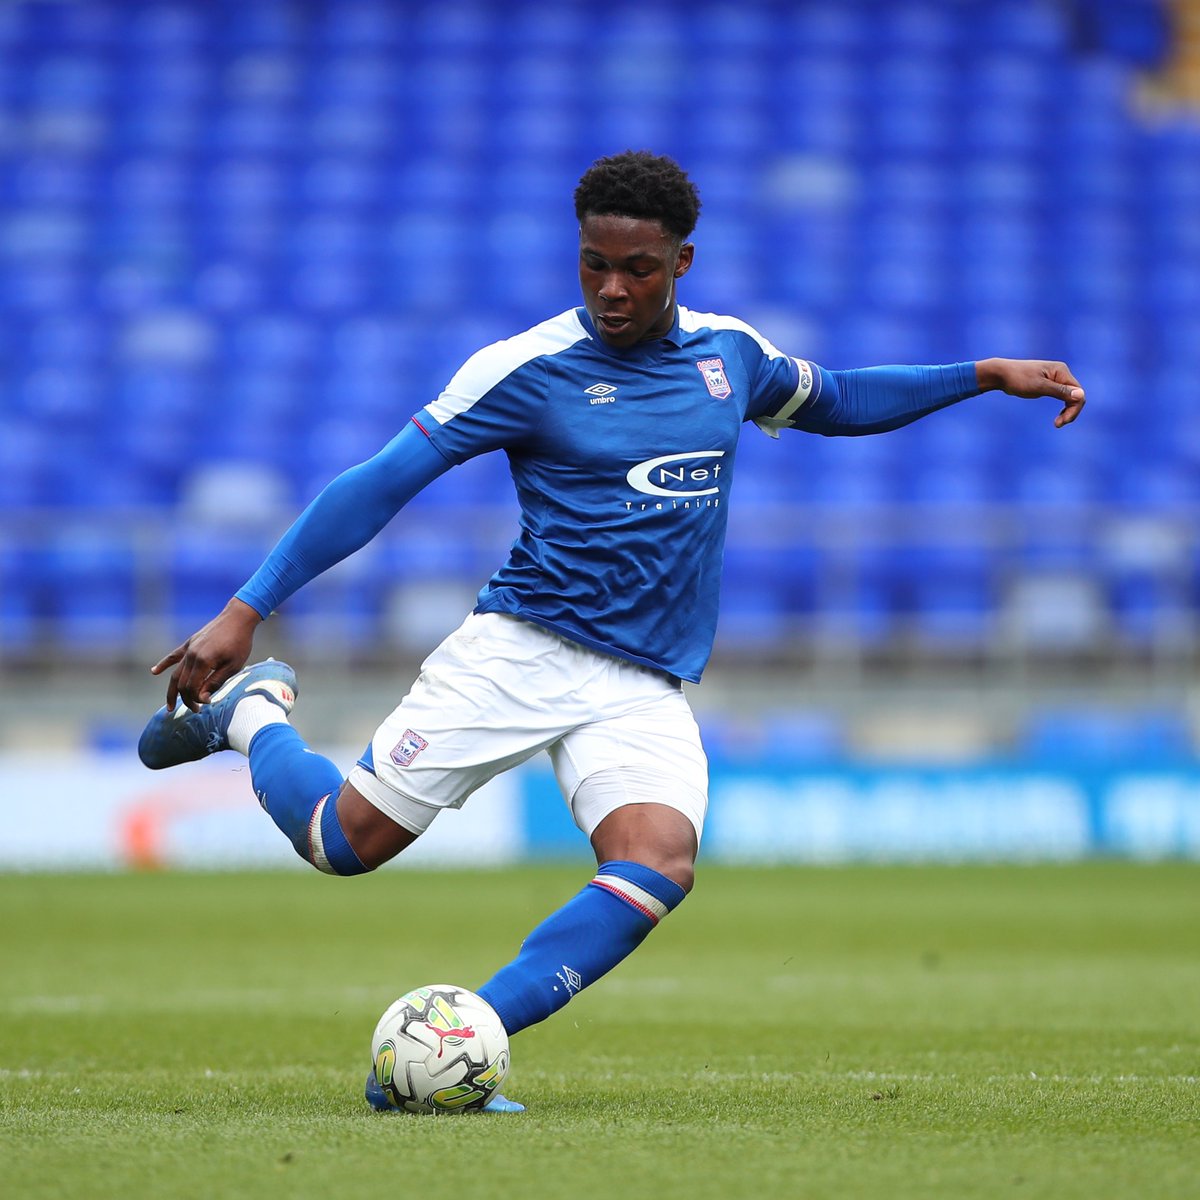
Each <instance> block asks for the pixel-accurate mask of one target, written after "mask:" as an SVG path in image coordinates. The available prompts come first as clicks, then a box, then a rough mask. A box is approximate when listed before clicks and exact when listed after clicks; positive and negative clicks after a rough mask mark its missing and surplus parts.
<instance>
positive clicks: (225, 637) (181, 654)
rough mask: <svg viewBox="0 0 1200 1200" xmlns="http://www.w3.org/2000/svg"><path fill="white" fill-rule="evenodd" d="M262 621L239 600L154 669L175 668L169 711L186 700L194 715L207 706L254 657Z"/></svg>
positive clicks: (153, 671) (169, 690) (170, 683)
mask: <svg viewBox="0 0 1200 1200" xmlns="http://www.w3.org/2000/svg"><path fill="white" fill-rule="evenodd" d="M261 621H262V617H261V616H260V615H259V613H258V612H256V611H255V610H254V609H253V608H251V607H250V605H248V604H245V603H243V602H242V601H241V600H238V599H237V598H236V597H235V598H234V599H232V600H230V601H229V603H228V604H226V605H225V607H224V608H223V609H222V610H221V611H220V612H219V613H218V614H217V615H216V616H215V617H214V618H213V619H212V620H211V621H209V623H208V624H207V625H205V626H204V627H203V628H202V629H199V630H197V631H196V632H195V633H193V634H192V636H191V637H190V638H188V639H187V641H185V642H183V643H182V644H180V645H179V646H176V647H175V649H174V650H172V651H171V653H170V654H168V655H166V656H165V657H164V658H161V659H159V661H158V662H156V663H155V664H154V666H152V667H151V668H150V673H151V674H152V675H160V674H162V672H163V671H165V670H166V669H167V668H168V667H174V668H175V669H174V670H173V671H172V672H171V677H170V679H169V680H168V682H167V707H168V708H170V709H174V707H175V702H176V700H179V699H182V700H183V702H184V704H186V705H187V706H188V708H190V709H191V710H192V711H193V712H196V711H197V710H198V709H199V708H200V705H202V704H207V703H208V702H209V700H210V699H211V698H212V694H213V692H214V691H216V689H217V688H219V687H220V686H221V684H223V683H224V682H225V680H227V679H228V678H229V677H230V676H231V675H233V674H234V672H236V671H239V670H240V669H241V668H242V667H243V666H245V664H246V660H247V659H248V658H249V657H250V651H251V649H252V648H253V646H254V631H255V629H257V628H258V625H259V622H261Z"/></svg>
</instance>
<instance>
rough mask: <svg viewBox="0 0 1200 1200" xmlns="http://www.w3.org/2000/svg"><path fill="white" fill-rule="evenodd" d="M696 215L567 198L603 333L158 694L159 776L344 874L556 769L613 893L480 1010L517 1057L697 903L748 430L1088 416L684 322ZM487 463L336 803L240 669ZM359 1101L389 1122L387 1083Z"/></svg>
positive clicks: (1050, 369)
mask: <svg viewBox="0 0 1200 1200" xmlns="http://www.w3.org/2000/svg"><path fill="white" fill-rule="evenodd" d="M699 210H700V200H699V197H698V195H697V192H696V189H695V187H694V186H693V185H692V183H691V182H690V180H689V179H688V177H687V175H686V174H685V173H684V172H683V170H681V169H680V167H679V166H678V165H677V164H676V163H675V162H674V161H672V160H671V159H669V158H663V157H658V156H655V155H652V154H648V153H644V152H642V153H634V152H626V153H624V154H618V155H615V156H613V157H610V158H603V159H600V160H599V161H597V162H596V163H595V164H594V165H593V166H592V167H591V168H590V169H589V170H588V171H587V172H586V173H585V174H584V175H583V177H582V179H581V180H580V181H579V185H578V187H577V189H576V191H575V214H576V216H577V218H578V220H579V281H580V284H581V287H582V290H583V306H582V307H580V308H575V309H570V310H569V311H567V312H564V313H560V314H559V315H558V316H554V317H551V318H550V319H549V320H547V321H544V322H543V323H542V324H540V325H536V326H534V327H533V328H532V329H529V330H527V331H525V332H524V333H519V334H517V335H516V336H515V337H513V338H510V339H508V340H507V341H502V342H497V343H496V344H494V345H491V346H487V347H485V348H484V349H482V350H480V351H479V352H478V353H476V354H474V355H473V356H472V357H471V358H469V359H468V360H467V362H466V364H465V365H464V366H463V367H462V368H461V369H460V370H459V371H458V373H457V374H456V375H455V376H454V377H453V379H451V380H450V383H449V384H448V385H447V387H446V389H445V391H443V392H442V394H441V395H440V396H438V397H437V399H435V400H433V401H432V402H431V403H429V404H427V405H426V406H425V407H424V408H422V409H421V410H420V411H418V412H417V413H416V415H415V416H414V417H413V418H412V420H411V421H410V422H409V423H408V424H407V425H406V426H405V427H404V429H402V430H401V432H400V433H399V434H398V435H397V436H396V437H395V438H394V439H393V440H392V441H391V442H390V443H388V445H387V446H385V447H384V448H383V449H382V450H381V451H380V452H379V453H378V454H377V455H376V456H375V457H374V458H371V459H369V460H368V461H367V462H364V463H361V464H360V465H358V466H356V467H353V468H351V469H350V470H348V471H346V472H345V473H344V474H342V475H340V476H338V477H337V478H336V479H334V480H333V481H332V482H331V483H330V484H329V485H328V486H327V487H326V488H325V489H324V491H322V492H321V494H320V495H319V496H318V497H317V498H316V499H315V500H314V501H313V502H312V504H310V505H309V507H308V508H307V509H306V510H305V511H304V513H303V514H302V515H301V516H300V517H299V518H298V520H297V521H296V522H295V524H294V525H293V526H292V527H291V529H289V530H288V532H287V533H285V534H284V536H283V538H282V539H281V540H280V542H279V544H278V545H277V546H276V547H275V548H274V549H273V550H272V551H271V553H270V554H269V555H268V557H267V559H266V561H265V562H264V563H263V564H262V566H261V567H260V568H259V569H258V571H256V572H255V574H254V575H253V576H252V577H251V579H250V580H249V581H248V582H247V583H246V584H245V586H244V587H242V588H241V589H240V590H239V591H238V592H237V593H236V595H235V596H234V597H233V598H232V599H231V600H230V601H229V603H228V604H227V605H226V607H225V608H224V609H223V610H222V612H221V613H219V614H218V615H217V616H216V617H215V618H214V619H213V620H212V621H210V622H209V623H208V624H207V625H205V626H204V627H203V628H202V629H200V630H199V631H198V632H197V633H195V634H193V635H192V636H191V637H189V638H188V639H187V641H185V642H184V643H183V644H182V645H181V646H178V647H177V648H176V649H174V650H172V651H171V653H170V654H168V655H166V657H165V658H163V659H162V660H161V661H160V662H158V663H156V664H155V666H154V667H152V668H151V670H152V671H153V672H154V673H155V674H159V673H160V672H163V671H167V670H168V669H170V671H171V673H170V677H169V682H168V685H167V703H166V706H165V707H164V708H162V709H160V710H159V711H158V712H157V713H156V714H155V716H154V717H153V718H152V719H151V720H150V722H149V724H148V725H147V726H146V729H145V731H144V733H143V734H142V738H141V741H140V743H139V754H140V755H141V758H142V761H143V762H144V763H145V764H146V765H147V766H148V767H152V768H161V767H169V766H174V765H176V764H178V763H182V762H187V761H191V760H194V759H198V758H202V757H204V756H205V755H207V754H212V753H214V752H216V751H218V750H224V749H233V750H237V751H239V752H240V753H242V754H245V755H246V756H247V757H248V758H249V760H250V774H251V780H252V782H253V785H254V791H255V794H256V795H257V797H258V799H259V802H260V803H261V804H262V806H263V808H265V809H266V810H267V812H268V813H269V814H270V816H271V817H272V819H273V820H274V821H275V823H276V824H277V825H278V826H279V828H280V829H281V830H282V831H283V832H284V833H285V834H286V835H287V836H288V838H290V839H291V842H292V844H293V846H294V847H295V848H296V851H297V853H299V854H300V856H301V857H302V858H304V859H306V860H307V861H308V862H310V863H312V865H313V866H315V867H317V868H318V869H319V870H321V871H324V872H327V873H329V874H334V875H356V874H359V873H360V872H363V871H370V870H373V869H374V868H376V867H378V866H379V865H380V864H381V863H385V862H387V861H388V860H389V859H391V858H393V857H395V856H396V855H397V854H400V853H401V852H402V851H403V850H404V849H405V848H406V847H408V846H410V845H411V844H412V843H413V842H414V841H416V839H417V838H418V837H420V835H421V834H422V832H424V830H425V829H427V828H428V827H429V824H430V822H432V821H433V819H434V818H435V817H436V816H437V814H438V813H439V812H440V811H441V810H442V809H444V808H457V807H458V806H460V805H461V804H462V803H463V802H464V801H465V800H466V799H467V798H468V797H469V796H470V795H471V793H472V792H474V791H475V790H476V789H477V788H479V787H480V786H481V785H482V784H484V783H486V782H487V781H488V780H489V779H491V778H492V777H493V776H495V775H496V774H497V773H499V772H501V771H506V770H508V769H509V768H510V767H514V766H516V765H517V764H518V763H521V762H524V761H525V760H526V759H528V758H530V757H531V756H533V755H535V754H537V753H538V752H539V751H542V750H545V751H547V752H548V753H549V755H550V759H551V762H552V763H553V766H554V770H555V773H556V775H557V778H558V782H559V785H560V786H561V788H562V792H563V795H564V797H565V799H566V802H567V804H568V805H569V807H570V809H571V813H572V815H573V816H574V819H575V821H576V823H577V824H578V826H579V827H580V829H581V830H582V831H583V832H584V833H585V834H586V835H587V836H588V838H589V839H590V840H591V844H592V848H593V849H594V851H595V854H596V861H597V864H598V867H597V872H596V874H595V876H594V878H593V879H592V880H591V881H590V882H589V883H587V885H586V886H585V887H584V888H583V889H582V891H580V892H579V893H578V894H577V895H576V896H575V897H574V898H573V899H571V900H570V901H569V902H568V903H567V904H566V905H564V906H563V907H562V908H561V909H559V910H558V911H557V912H555V913H552V914H551V915H550V916H549V917H547V918H546V920H545V921H543V922H542V923H541V924H540V925H539V926H537V928H535V929H534V930H533V931H532V932H531V933H530V934H529V935H528V936H527V937H526V938H525V941H524V942H523V943H522V945H521V948H520V952H519V953H518V954H517V957H516V958H515V959H514V960H513V961H512V962H510V963H508V964H507V965H506V966H503V967H501V968H500V970H499V971H497V972H496V974H495V975H493V976H492V977H491V979H489V980H488V981H487V982H486V983H484V984H483V985H482V986H481V987H480V988H478V991H479V994H480V995H481V996H483V997H484V999H486V1000H487V1001H488V1002H489V1003H490V1004H491V1005H492V1007H493V1008H494V1009H495V1010H496V1012H497V1013H498V1014H499V1016H500V1019H501V1020H502V1022H503V1023H504V1026H505V1028H506V1029H507V1030H508V1032H509V1034H510V1035H511V1034H515V1033H517V1032H519V1031H520V1030H522V1029H524V1028H526V1027H527V1026H529V1025H532V1024H534V1023H535V1022H537V1021H541V1020H544V1019H545V1018H546V1017H548V1016H549V1015H550V1014H551V1013H553V1012H555V1011H556V1010H557V1009H559V1008H561V1007H562V1006H563V1005H564V1004H566V1003H567V1002H568V1001H569V1000H570V998H571V997H572V996H573V995H574V994H575V993H576V992H578V991H579V990H581V989H582V988H585V987H587V986H588V985H589V984H592V983H594V982H595V981H596V980H597V979H599V978H600V977H601V976H602V975H604V974H605V973H606V972H608V971H610V970H611V969H612V968H613V967H615V966H616V965H617V963H619V962H620V961H621V960H622V959H623V958H625V957H626V955H628V954H629V953H630V952H631V951H632V950H634V949H635V948H636V947H637V946H638V945H639V944H640V943H641V941H642V940H643V939H644V938H645V937H646V935H647V934H648V933H649V932H650V930H651V929H652V928H653V927H654V926H655V925H656V924H658V922H659V921H661V920H662V919H663V918H664V917H665V916H666V915H667V914H668V913H669V912H671V910H672V909H674V908H675V907H676V906H677V905H678V904H680V903H681V902H682V900H683V899H684V897H685V896H686V895H687V894H688V892H689V891H690V890H691V887H692V882H693V864H694V862H695V858H696V852H697V848H698V846H699V843H700V836H701V830H702V828H703V824H704V815H705V808H706V804H707V782H708V780H707V764H706V760H705V756H704V751H703V750H702V749H701V745H700V736H699V732H698V730H697V727H696V722H695V720H694V719H693V717H692V714H691V712H690V710H689V707H688V704H687V702H686V700H685V698H684V695H683V692H682V689H681V681H682V680H690V681H692V682H696V681H698V680H699V678H700V674H701V671H702V670H703V668H704V665H705V662H706V661H707V659H708V656H709V652H710V649H711V645H712V640H713V634H714V629H715V626H716V620H717V592H718V584H719V577H720V573H721V554H722V545H723V542H724V537H725V528H726V518H727V513H728V504H729V500H730V496H731V493H732V491H733V482H734V478H735V476H736V462H737V447H738V439H739V437H740V435H741V431H742V429H743V427H744V426H745V424H746V423H747V422H752V423H754V424H756V425H757V426H758V427H759V428H760V429H762V430H763V431H765V432H766V433H767V434H769V435H770V436H772V437H776V438H777V437H778V436H779V433H780V432H781V431H783V430H793V429H795V430H801V431H805V432H808V433H820V434H867V433H882V432H884V431H886V430H891V429H896V428H898V427H899V426H902V425H906V424H908V423H909V422H910V421H913V420H916V419H917V418H918V417H922V416H925V415H926V414H928V413H932V412H934V411H935V410H937V409H940V408H944V407H946V406H947V405H950V404H954V403H955V402H957V401H961V400H965V399H967V398H968V397H971V396H975V395H977V394H978V393H980V392H982V391H987V390H989V389H999V390H1002V391H1004V392H1007V393H1009V394H1010V395H1014V396H1024V397H1039V396H1047V397H1050V398H1052V399H1054V400H1056V401H1058V402H1059V403H1060V404H1061V406H1062V407H1061V410H1060V411H1059V413H1058V415H1057V416H1056V418H1055V424H1056V425H1057V426H1059V427H1062V426H1065V425H1067V424H1069V423H1070V422H1072V421H1074V420H1075V418H1076V417H1077V416H1078V415H1079V413H1080V411H1081V409H1082V408H1083V405H1084V392H1083V389H1082V388H1081V387H1080V386H1079V383H1078V381H1077V380H1076V379H1075V377H1074V376H1073V375H1072V374H1071V372H1070V370H1068V368H1067V367H1066V365H1065V364H1063V363H1061V362H1040V361H1017V360H1009V359H995V358H993V359H987V360H984V361H982V362H974V363H965V362H964V363H956V364H953V365H950V366H927V367H914V366H891V367H874V368H869V369H865V370H848V371H829V370H826V369H825V368H823V367H820V366H818V365H816V364H815V363H812V362H808V361H806V360H804V359H800V358H793V357H791V356H789V355H787V354H785V353H783V352H781V351H780V350H777V349H776V348H775V347H774V346H773V345H772V344H771V343H770V342H769V341H768V340H767V339H766V338H765V337H763V336H762V335H761V334H760V333H758V332H757V331H756V330H754V329H752V328H751V327H750V326H748V325H746V324H744V323H743V322H742V321H739V320H736V319H735V318H733V317H727V316H715V315H713V314H710V313H701V312H693V311H691V310H690V309H687V308H684V307H683V306H682V305H680V304H679V303H677V301H676V286H677V284H678V281H679V280H680V279H682V278H683V276H684V275H686V274H687V272H688V269H689V268H690V267H691V265H692V257H693V254H694V252H695V248H694V246H693V244H692V243H691V242H690V241H689V240H688V238H689V237H690V235H691V233H692V230H693V229H694V228H695V225H696V219H697V217H698V215H699ZM492 450H503V451H504V452H505V453H506V454H507V455H508V458H509V461H510V464H511V468H512V475H513V481H514V483H515V486H516V489H517V495H518V498H519V500H520V506H521V518H520V534H519V536H518V538H517V540H516V541H515V542H514V543H513V546H512V550H511V552H510V553H509V556H508V559H507V561H506V562H505V563H504V564H503V566H501V567H500V569H499V570H498V571H497V572H496V573H495V574H494V575H493V576H492V578H491V579H490V580H489V581H488V583H487V584H486V585H485V586H484V588H483V590H482V591H481V592H480V594H479V600H478V603H477V605H476V607H475V609H474V611H473V612H472V613H471V614H470V615H469V616H468V617H467V618H466V620H465V621H464V623H463V624H462V626H461V627H460V628H459V629H458V630H457V631H456V632H455V633H452V634H451V635H450V636H449V637H448V638H446V640H445V641H444V642H443V643H442V644H441V645H440V646H439V647H438V648H437V649H436V650H435V651H434V652H433V653H432V655H430V657H429V658H428V659H427V660H426V662H425V663H424V665H423V666H422V668H421V673H420V676H419V677H418V679H417V681H416V682H415V684H414V685H413V687H412V690H411V691H410V692H409V693H408V695H406V696H405V697H404V699H403V700H402V701H401V702H400V705H399V707H397V708H396V709H395V711H394V712H393V713H392V714H391V716H389V717H387V718H386V719H385V720H384V722H383V724H382V725H380V726H379V729H378V731H377V732H376V733H375V736H374V738H373V739H372V741H371V744H370V745H369V746H368V747H367V749H366V750H365V752H364V753H363V756H362V758H360V759H359V761H358V763H357V764H356V765H355V766H354V768H353V769H352V770H351V771H350V774H349V776H348V777H346V778H343V776H342V772H341V771H340V770H339V769H338V768H337V767H336V766H335V765H334V764H333V763H332V762H330V761H329V760H328V759H326V758H323V757H321V756H319V755H317V754H315V753H313V752H312V751H311V750H309V749H308V747H307V746H306V744H305V742H304V741H303V739H302V738H301V737H300V735H299V734H298V733H297V732H296V731H295V730H294V729H293V728H292V726H291V724H290V723H289V720H288V717H289V714H290V712H291V710H292V706H293V703H294V701H295V696H296V679H295V675H294V674H293V672H292V670H291V668H289V667H288V666H286V665H285V664H283V663H279V662H274V661H271V660H268V661H266V662H264V663H259V664H257V665H255V666H252V667H250V668H248V669H245V670H243V666H244V664H245V663H246V661H247V660H248V658H249V657H250V652H251V648H252V642H253V637H254V630H255V628H256V627H257V625H258V624H259V622H260V621H263V620H265V619H266V618H267V617H268V616H269V615H270V613H271V612H272V611H274V610H275V609H276V608H278V607H279V606H280V605H281V604H282V603H283V602H284V601H285V600H286V599H287V598H288V597H289V596H290V595H291V594H292V593H293V592H295V591H296V590H297V589H298V588H299V587H301V586H302V585H304V584H305V583H307V582H308V581H309V580H311V579H313V578H314V577H316V576H317V575H319V574H320V573H321V572H322V571H324V570H326V569H327V568H329V567H331V566H332V565H333V564H334V563H336V562H338V561H340V560H341V559H343V558H345V557H346V556H347V555H349V554H352V553H353V552H354V551H356V550H358V549H359V548H360V547H362V546H364V545H365V544H366V543H367V542H369V541H370V540H371V539H372V538H373V537H374V536H375V535H376V534H377V533H378V532H379V531H380V530H381V529H382V528H383V527H384V526H385V525H386V524H387V523H388V522H389V521H390V520H392V518H393V517H395V515H396V514H397V513H398V512H399V511H400V510H401V509H402V508H403V507H404V505H405V503H406V502H407V501H408V500H410V499H411V498H412V497H413V496H414V495H416V493H417V492H419V491H420V490H421V489H422V488H423V487H425V486H426V485H427V484H428V483H430V482H431V481H432V480H434V479H436V478H437V477H438V476H439V475H441V474H443V473H444V472H445V471H448V470H449V469H450V468H451V467H453V466H455V465H456V464H458V463H461V462H463V461H465V460H466V459H469V458H471V457H473V456H474V455H477V454H484V453H487V452H488V451H492ZM793 452H799V453H802V452H803V451H802V448H799V447H797V448H795V449H794V450H793ZM367 1092H368V1099H369V1100H371V1101H372V1103H374V1104H376V1106H379V1107H384V1106H386V1101H384V1100H383V1099H382V1095H381V1093H380V1091H379V1089H378V1085H377V1084H375V1081H374V1075H373V1073H372V1075H371V1076H370V1077H369V1078H368V1087H367ZM501 1101H503V1098H502V1097H501V1098H499V1099H497V1100H496V1101H493V1106H494V1107H499V1108H501V1109H505V1108H507V1109H508V1110H510V1111H511V1110H515V1109H518V1108H519V1106H518V1105H515V1104H512V1103H511V1102H508V1101H503V1103H501Z"/></svg>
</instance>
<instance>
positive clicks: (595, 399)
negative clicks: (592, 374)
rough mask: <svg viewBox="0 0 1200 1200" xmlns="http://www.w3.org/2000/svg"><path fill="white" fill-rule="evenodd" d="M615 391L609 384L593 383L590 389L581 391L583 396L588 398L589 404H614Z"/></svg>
mask: <svg viewBox="0 0 1200 1200" xmlns="http://www.w3.org/2000/svg"><path fill="white" fill-rule="evenodd" d="M616 390H617V389H616V387H615V386H614V385H613V384H611V383H593V384H592V386H591V387H587V388H584V389H583V394H584V395H585V396H587V397H589V399H588V403H589V404H615V403H616V400H617V397H616Z"/></svg>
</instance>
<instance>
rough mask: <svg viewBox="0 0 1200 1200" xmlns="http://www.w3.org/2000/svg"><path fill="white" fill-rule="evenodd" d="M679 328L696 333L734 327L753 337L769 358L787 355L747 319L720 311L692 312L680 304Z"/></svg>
mask: <svg viewBox="0 0 1200 1200" xmlns="http://www.w3.org/2000/svg"><path fill="white" fill-rule="evenodd" d="M679 328H680V329H682V330H684V331H685V332H687V333H695V332H696V331H697V330H698V329H733V330H736V331H737V332H739V333H744V334H747V335H748V336H749V337H752V338H753V339H754V340H755V341H756V342H757V343H758V346H759V349H760V350H762V352H763V353H764V354H765V355H766V356H767V357H768V358H786V357H787V355H785V354H784V352H783V351H782V350H780V349H779V348H778V347H777V346H774V345H772V344H771V343H770V342H769V341H767V339H766V338H765V337H763V335H762V334H761V333H759V332H758V330H757V329H755V328H754V326H753V325H747V324H746V322H745V321H740V320H738V318H737V317H726V316H722V315H721V314H720V313H698V312H692V310H691V309H690V308H684V306H683V305H682V304H681V305H680V306H679Z"/></svg>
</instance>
